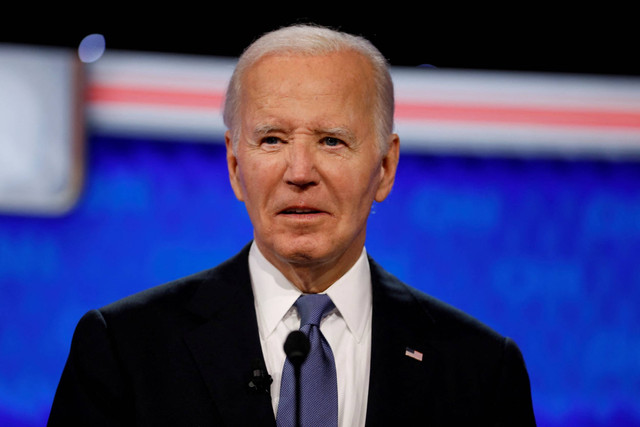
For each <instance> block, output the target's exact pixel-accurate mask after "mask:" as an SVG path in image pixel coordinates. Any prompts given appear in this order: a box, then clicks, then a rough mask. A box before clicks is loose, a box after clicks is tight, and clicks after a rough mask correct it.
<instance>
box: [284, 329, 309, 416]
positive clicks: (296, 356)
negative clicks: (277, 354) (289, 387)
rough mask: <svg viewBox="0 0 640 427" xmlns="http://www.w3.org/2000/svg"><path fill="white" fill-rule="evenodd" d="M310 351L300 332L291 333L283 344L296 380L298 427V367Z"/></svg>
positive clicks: (305, 338) (305, 339)
mask: <svg viewBox="0 0 640 427" xmlns="http://www.w3.org/2000/svg"><path fill="white" fill-rule="evenodd" d="M310 349H311V345H310V344H309V338H307V336H306V335H305V334H304V332H301V331H292V332H291V333H289V336H288V337H287V339H286V341H285V342H284V352H285V354H286V355H287V358H288V359H289V361H290V362H291V364H292V365H293V372H294V373H295V378H296V426H300V366H302V362H304V360H305V359H306V358H307V355H308V354H309V350H310Z"/></svg>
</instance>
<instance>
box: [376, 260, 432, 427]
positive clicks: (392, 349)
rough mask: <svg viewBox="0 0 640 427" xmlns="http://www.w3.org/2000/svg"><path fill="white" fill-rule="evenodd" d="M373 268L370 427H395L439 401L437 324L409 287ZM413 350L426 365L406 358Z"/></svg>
mask: <svg viewBox="0 0 640 427" xmlns="http://www.w3.org/2000/svg"><path fill="white" fill-rule="evenodd" d="M369 262H370V264H371V279H372V291H373V321H372V338H371V371H370V378H369V397H368V403H367V425H368V426H371V425H392V424H394V423H397V422H398V421H401V420H402V419H403V417H405V416H407V417H408V416H409V415H408V414H416V413H424V412H425V409H426V408H425V407H426V406H428V405H430V402H432V401H433V399H430V398H429V396H430V393H432V391H430V390H432V388H431V387H430V384H429V382H430V378H431V376H432V373H433V371H432V367H433V366H434V365H435V363H434V361H435V359H437V352H436V351H435V349H434V348H433V346H432V344H431V343H430V340H429V328H430V325H432V323H433V321H432V319H431V317H430V316H429V314H428V312H427V311H426V309H425V308H424V307H422V306H421V305H420V304H419V303H418V302H417V300H416V299H415V298H414V296H413V295H412V293H411V291H410V290H409V288H408V287H407V286H406V285H405V284H403V283H401V282H400V281H399V280H398V279H396V278H395V277H394V276H392V275H390V274H389V273H387V272H386V271H384V270H383V269H382V268H381V267H380V266H379V265H378V264H376V263H375V261H373V260H372V259H370V260H369ZM407 348H410V349H412V350H415V351H417V352H419V353H420V354H421V357H422V360H421V361H419V360H417V359H416V358H414V357H410V356H407V355H405V353H406V351H407ZM420 354H418V353H416V356H417V357H418V358H419V357H420ZM426 412H427V413H428V411H426ZM406 421H417V420H412V419H407V420H406ZM422 421H426V420H422Z"/></svg>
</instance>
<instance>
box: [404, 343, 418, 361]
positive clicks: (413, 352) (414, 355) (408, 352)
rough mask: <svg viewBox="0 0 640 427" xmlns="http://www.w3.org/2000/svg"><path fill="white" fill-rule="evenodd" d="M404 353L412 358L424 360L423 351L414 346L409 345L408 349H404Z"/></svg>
mask: <svg viewBox="0 0 640 427" xmlns="http://www.w3.org/2000/svg"><path fill="white" fill-rule="evenodd" d="M404 355H405V356H408V357H410V358H412V359H416V360H417V361H418V362H422V353H420V352H419V351H417V350H414V349H412V348H409V347H407V349H406V350H405V351H404Z"/></svg>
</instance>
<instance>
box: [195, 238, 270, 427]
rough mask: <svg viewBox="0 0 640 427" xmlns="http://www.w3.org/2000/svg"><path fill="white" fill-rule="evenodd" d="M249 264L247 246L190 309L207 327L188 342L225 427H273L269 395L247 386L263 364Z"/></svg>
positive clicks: (217, 271) (200, 328)
mask: <svg viewBox="0 0 640 427" xmlns="http://www.w3.org/2000/svg"><path fill="white" fill-rule="evenodd" d="M247 260H248V246H247V247H245V249H244V250H243V251H242V252H240V254H238V255H237V256H236V257H234V258H232V259H231V260H229V261H227V262H225V263H224V264H222V265H221V266H220V267H218V268H216V269H214V270H213V271H212V274H211V276H210V277H208V278H207V279H206V280H203V283H202V284H201V285H200V286H199V288H198V290H197V291H196V292H195V294H194V296H193V298H192V299H191V302H190V306H189V309H190V311H192V312H193V313H195V314H196V315H198V316H199V317H200V318H201V319H202V320H203V322H202V323H201V324H200V326H198V327H197V328H195V329H194V330H192V331H190V332H188V333H187V334H186V335H185V342H186V343H187V346H188V347H189V349H190V351H191V353H192V355H193V358H194V359H195V362H196V364H197V366H198V369H199V370H200V373H201V375H202V377H203V378H204V381H205V383H206V384H207V388H208V389H209V392H210V394H211V397H212V398H213V401H214V404H215V406H216V408H217V410H218V412H219V413H220V414H221V417H222V418H223V420H224V422H225V424H226V425H255V426H260V425H275V418H274V415H273V409H272V406H271V398H270V396H269V395H268V394H266V393H258V392H256V391H254V390H252V389H251V388H250V387H249V381H250V380H251V370H252V367H253V366H254V364H255V361H256V360H259V361H260V362H261V363H262V364H263V366H264V359H263V356H262V350H261V347H260V338H259V333H258V326H257V321H256V313H255V309H254V301H253V292H252V290H251V282H250V276H249V267H248V261H247Z"/></svg>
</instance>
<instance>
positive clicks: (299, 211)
mask: <svg viewBox="0 0 640 427" xmlns="http://www.w3.org/2000/svg"><path fill="white" fill-rule="evenodd" d="M280 213H281V214H284V215H311V214H319V213H322V211H319V210H315V209H297V208H296V209H285V210H283V211H281V212H280Z"/></svg>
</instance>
